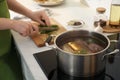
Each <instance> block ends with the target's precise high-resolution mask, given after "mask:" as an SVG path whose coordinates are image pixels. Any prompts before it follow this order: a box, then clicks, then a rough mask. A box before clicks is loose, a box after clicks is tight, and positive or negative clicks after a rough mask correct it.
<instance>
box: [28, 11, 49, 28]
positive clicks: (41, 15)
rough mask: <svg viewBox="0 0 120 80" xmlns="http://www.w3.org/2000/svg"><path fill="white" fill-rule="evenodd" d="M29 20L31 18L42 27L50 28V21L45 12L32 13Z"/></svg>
mask: <svg viewBox="0 0 120 80" xmlns="http://www.w3.org/2000/svg"><path fill="white" fill-rule="evenodd" d="M29 18H31V19H32V20H34V21H37V22H38V23H40V24H41V25H47V26H50V25H51V24H50V20H49V17H48V16H47V14H46V13H45V11H44V10H43V11H35V12H31V13H30V16H29Z"/></svg>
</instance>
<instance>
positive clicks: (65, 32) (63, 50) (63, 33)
mask: <svg viewBox="0 0 120 80" xmlns="http://www.w3.org/2000/svg"><path fill="white" fill-rule="evenodd" d="M71 31H88V32H94V33H97V34H100V35H102V36H103V37H104V38H106V39H107V42H108V44H107V46H106V47H105V48H104V49H103V50H101V51H99V52H96V53H89V54H73V53H71V52H67V51H64V50H62V49H61V48H59V47H58V46H57V44H56V40H57V38H58V37H59V36H60V35H63V34H65V33H68V32H71ZM54 43H55V47H56V48H57V49H58V50H60V51H61V52H64V53H67V54H69V55H74V56H90V55H91V56H92V55H96V54H100V53H102V52H104V51H106V50H107V49H108V48H109V46H110V40H109V38H108V37H107V36H105V35H103V34H102V33H99V32H95V31H90V30H83V29H81V30H69V31H65V32H62V33H61V34H59V35H57V36H56V38H55V40H54Z"/></svg>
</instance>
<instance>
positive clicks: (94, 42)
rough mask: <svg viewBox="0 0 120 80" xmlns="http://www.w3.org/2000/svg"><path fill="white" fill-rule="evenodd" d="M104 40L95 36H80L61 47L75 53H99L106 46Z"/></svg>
mask: <svg viewBox="0 0 120 80" xmlns="http://www.w3.org/2000/svg"><path fill="white" fill-rule="evenodd" d="M102 44H104V42H103V41H102V40H100V39H97V38H95V37H79V38H75V39H74V40H71V41H68V42H66V43H65V44H63V46H62V47H61V49H63V50H64V51H67V52H70V53H73V54H88V53H97V52H99V51H101V50H103V49H104V48H105V46H104V45H102Z"/></svg>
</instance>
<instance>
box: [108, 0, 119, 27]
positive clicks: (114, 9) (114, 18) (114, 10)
mask: <svg viewBox="0 0 120 80" xmlns="http://www.w3.org/2000/svg"><path fill="white" fill-rule="evenodd" d="M109 24H110V25H111V26H120V0H113V1H112V4H111V8H110V22H109Z"/></svg>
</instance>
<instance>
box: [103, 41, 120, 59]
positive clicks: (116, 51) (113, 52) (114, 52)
mask: <svg viewBox="0 0 120 80" xmlns="http://www.w3.org/2000/svg"><path fill="white" fill-rule="evenodd" d="M110 42H114V43H117V42H118V40H110ZM118 52H120V50H119V49H115V50H114V51H112V52H110V53H107V54H104V55H103V56H102V60H104V58H105V57H106V56H109V55H112V54H117V53H118Z"/></svg>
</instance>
